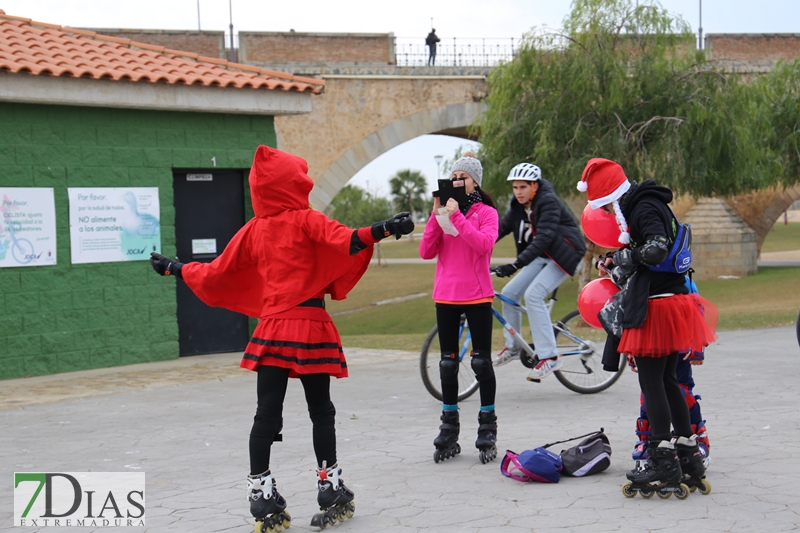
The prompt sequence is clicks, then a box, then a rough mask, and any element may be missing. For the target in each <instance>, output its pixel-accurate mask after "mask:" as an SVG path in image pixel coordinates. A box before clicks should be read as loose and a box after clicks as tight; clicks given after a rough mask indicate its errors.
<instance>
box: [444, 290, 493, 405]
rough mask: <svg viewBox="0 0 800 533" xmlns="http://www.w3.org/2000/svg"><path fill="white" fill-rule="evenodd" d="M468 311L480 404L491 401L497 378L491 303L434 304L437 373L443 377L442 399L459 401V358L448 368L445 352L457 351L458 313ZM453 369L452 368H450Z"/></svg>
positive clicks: (459, 315)
mask: <svg viewBox="0 0 800 533" xmlns="http://www.w3.org/2000/svg"><path fill="white" fill-rule="evenodd" d="M462 314H465V315H467V322H468V323H469V331H470V334H471V335H472V351H473V352H474V356H473V357H474V359H483V361H471V364H472V369H473V370H475V377H476V378H477V379H478V382H479V383H480V387H481V405H494V399H495V394H496V392H497V382H496V381H495V377H494V368H493V367H492V364H491V363H492V304H490V303H485V304H474V305H450V304H439V303H437V304H436V324H437V325H438V327H439V346H440V348H441V351H442V357H443V359H442V362H441V363H440V364H439V375H440V377H441V379H442V403H445V404H448V405H455V404H456V403H458V359H455V366H454V367H453V368H449V369H447V370H445V369H446V367H447V363H446V361H445V354H458V353H459V349H458V340H459V339H458V328H459V325H460V324H461V315H462ZM453 370H455V372H453Z"/></svg>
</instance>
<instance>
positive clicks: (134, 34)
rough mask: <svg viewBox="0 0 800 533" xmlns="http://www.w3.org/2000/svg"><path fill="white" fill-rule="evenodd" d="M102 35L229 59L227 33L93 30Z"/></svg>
mask: <svg viewBox="0 0 800 533" xmlns="http://www.w3.org/2000/svg"><path fill="white" fill-rule="evenodd" d="M91 30H92V31H95V32H97V33H99V34H102V35H110V36H112V37H119V38H120V39H130V40H132V41H137V42H140V43H147V44H152V45H155V46H163V47H164V48H170V49H172V50H182V51H185V52H194V53H195V54H200V55H201V56H206V57H216V58H220V59H227V58H228V56H227V52H226V48H225V46H226V45H225V32H222V31H184V30H135V29H110V28H91Z"/></svg>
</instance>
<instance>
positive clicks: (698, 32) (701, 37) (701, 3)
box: [697, 0, 704, 50]
mask: <svg viewBox="0 0 800 533" xmlns="http://www.w3.org/2000/svg"><path fill="white" fill-rule="evenodd" d="M697 34H698V36H699V37H700V50H702V49H703V48H704V46H703V0H700V27H699V28H697Z"/></svg>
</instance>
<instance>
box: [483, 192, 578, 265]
mask: <svg viewBox="0 0 800 533" xmlns="http://www.w3.org/2000/svg"><path fill="white" fill-rule="evenodd" d="M538 183H539V190H538V191H537V192H536V196H534V197H533V200H532V201H531V205H530V207H531V213H530V220H529V219H528V214H527V213H526V212H525V208H524V207H523V206H522V204H520V203H519V202H518V201H517V199H516V198H512V199H511V207H510V208H509V210H508V212H507V213H506V214H505V216H504V217H503V218H502V219H501V220H500V230H499V236H498V238H497V239H498V240H500V239H502V238H503V237H505V236H506V235H508V234H509V233H512V232H513V233H514V239H515V240H516V242H517V261H516V264H517V266H518V267H520V268H522V267H523V266H525V265H527V264H529V263H530V262H531V261H533V260H534V259H536V258H537V257H540V256H545V257H548V258H550V259H552V260H553V261H555V262H556V264H557V265H558V266H559V267H561V269H562V270H563V271H564V272H566V273H567V274H569V275H570V276H572V275H573V274H575V269H577V268H578V263H580V261H581V259H582V258H583V254H584V253H586V243H585V241H584V240H583V234H582V233H581V230H580V228H579V227H578V222H577V220H575V217H574V216H573V215H572V212H570V210H569V209H568V208H567V206H565V205H564V203H563V202H562V201H561V199H560V198H559V197H558V196H556V193H555V191H553V186H552V185H551V184H550V182H549V181H546V180H539V182H538Z"/></svg>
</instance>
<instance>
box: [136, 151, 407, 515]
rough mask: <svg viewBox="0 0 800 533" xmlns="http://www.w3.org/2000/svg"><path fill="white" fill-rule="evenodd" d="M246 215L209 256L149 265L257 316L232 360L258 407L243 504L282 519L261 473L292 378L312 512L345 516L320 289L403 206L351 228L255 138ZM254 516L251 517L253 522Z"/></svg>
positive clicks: (355, 270) (285, 157)
mask: <svg viewBox="0 0 800 533" xmlns="http://www.w3.org/2000/svg"><path fill="white" fill-rule="evenodd" d="M249 181H250V192H251V197H252V202H253V210H254V212H255V217H254V218H253V219H251V220H250V221H249V222H248V223H247V224H245V225H244V227H242V228H241V229H240V230H239V231H238V232H237V233H236V235H234V237H233V238H232V239H231V241H230V242H229V243H228V245H227V246H226V247H225V250H224V251H223V252H222V254H221V255H220V256H219V257H217V258H216V259H215V260H214V261H213V262H211V263H196V262H193V263H186V264H182V263H180V262H178V261H177V260H171V259H169V258H167V257H164V256H163V255H161V254H157V253H153V254H152V257H151V259H150V262H151V264H152V266H153V268H154V269H155V271H156V272H157V273H159V274H161V275H162V276H163V275H173V276H177V277H179V278H182V279H183V280H184V281H185V282H186V285H188V286H189V288H190V289H192V291H193V292H194V293H195V294H196V295H197V296H198V298H200V299H201V300H202V301H203V302H205V303H206V304H208V305H210V306H214V307H224V308H226V309H229V310H231V311H235V312H237V313H244V314H246V315H248V316H251V317H257V318H259V319H260V321H259V323H258V326H257V327H256V329H255V331H254V332H253V337H252V339H251V340H250V342H249V344H248V345H247V348H246V349H245V353H244V357H243V358H242V361H241V364H240V366H242V367H243V368H247V369H250V370H254V371H256V372H257V373H258V380H257V381H258V383H257V392H258V408H257V409H256V415H255V418H254V423H253V428H252V430H251V432H250V443H249V447H250V475H249V476H248V477H247V484H248V499H249V501H250V511H251V513H252V514H253V516H254V517H255V518H256V521H257V525H258V526H259V527H261V528H262V529H263V530H267V529H269V528H270V527H274V526H275V525H278V524H280V525H282V526H283V527H287V526H288V524H289V521H290V518H289V516H288V513H286V511H285V508H286V501H285V499H284V498H283V497H282V496H281V495H280V494H279V493H278V491H277V489H276V483H275V480H274V479H273V478H272V474H271V472H270V469H269V468H270V466H269V460H270V450H271V447H272V443H273V442H274V441H276V440H277V441H279V440H281V434H280V433H281V430H282V428H283V399H284V396H285V394H286V387H287V383H288V379H289V378H290V377H293V378H299V379H300V382H301V383H302V385H303V389H304V391H305V396H306V401H307V403H308V412H309V415H310V417H311V422H312V425H313V443H314V452H315V455H316V458H317V466H318V471H317V474H318V483H317V487H318V489H319V492H318V498H317V499H318V503H319V504H320V509H321V511H322V513H320V515H321V516H320V517H318V516H317V515H315V520H328V519H329V518H330V517H331V516H333V517H334V518H335V517H336V516H339V515H341V516H342V518H343V517H344V516H345V514H346V515H347V516H352V511H353V509H354V506H353V503H352V500H353V492H352V491H351V490H350V489H348V488H347V487H345V485H344V483H343V482H342V480H341V479H339V475H340V473H341V469H340V468H339V466H338V464H337V459H336V431H335V428H334V422H335V414H336V410H335V408H334V405H333V403H332V402H331V398H330V378H331V377H336V378H344V377H347V363H346V361H345V357H344V352H343V351H342V342H341V339H340V338H339V332H338V331H337V329H336V326H335V325H334V324H333V321H332V320H331V317H330V315H329V314H328V312H327V311H326V310H325V300H324V298H325V295H326V294H329V295H330V296H331V298H333V299H334V300H341V299H344V298H345V297H346V296H347V293H348V292H349V291H350V290H351V289H352V288H353V287H354V286H355V284H356V283H357V282H358V280H359V279H360V278H361V276H362V275H363V274H364V272H365V271H366V270H367V267H368V266H369V262H370V259H371V258H372V251H373V245H374V244H375V243H376V242H378V241H380V240H381V239H383V238H385V237H389V236H391V235H395V236H396V237H397V238H400V235H405V234H408V233H411V232H412V231H413V229H414V223H413V222H412V220H411V217H410V215H409V213H399V214H397V215H395V216H394V217H393V218H391V219H389V220H385V221H382V222H378V223H376V224H373V225H372V227H367V228H361V229H358V230H353V229H350V228H348V227H347V226H344V225H342V224H340V223H338V222H336V221H334V220H331V219H330V218H328V217H327V216H326V215H324V214H323V213H320V212H318V211H315V210H313V209H311V208H310V207H309V201H308V195H309V193H310V192H311V188H312V187H313V185H314V183H313V181H312V180H311V178H309V177H308V164H307V163H306V161H305V160H303V159H301V158H299V157H297V156H294V155H291V154H288V153H285V152H281V151H280V150H275V149H273V148H269V147H267V146H259V147H258V149H257V150H256V154H255V158H254V160H253V166H252V168H251V169H250V178H249ZM259 522H260V524H259Z"/></svg>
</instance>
